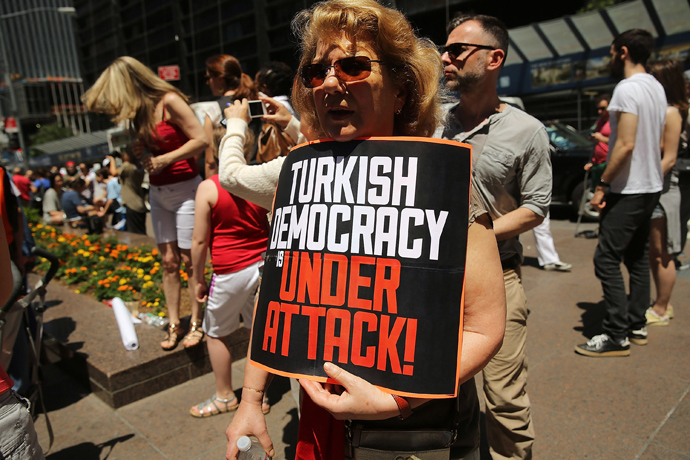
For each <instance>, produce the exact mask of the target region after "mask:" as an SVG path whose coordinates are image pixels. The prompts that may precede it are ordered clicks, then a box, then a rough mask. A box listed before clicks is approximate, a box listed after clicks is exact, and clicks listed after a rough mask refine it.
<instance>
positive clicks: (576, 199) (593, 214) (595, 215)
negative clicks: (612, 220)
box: [570, 182, 599, 222]
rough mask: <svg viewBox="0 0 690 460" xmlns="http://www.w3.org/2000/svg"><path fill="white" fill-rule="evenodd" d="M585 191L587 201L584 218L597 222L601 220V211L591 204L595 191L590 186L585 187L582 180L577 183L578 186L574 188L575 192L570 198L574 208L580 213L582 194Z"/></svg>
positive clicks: (584, 207) (583, 210)
mask: <svg viewBox="0 0 690 460" xmlns="http://www.w3.org/2000/svg"><path fill="white" fill-rule="evenodd" d="M583 193H584V194H585V198H584V199H585V203H584V206H583V209H582V220H584V221H586V222H596V221H597V220H599V211H597V210H596V209H594V208H593V207H592V205H591V204H589V201H590V200H591V199H592V196H593V195H594V193H593V192H592V190H590V188H589V187H587V188H586V189H585V183H584V182H580V183H579V184H577V186H576V187H575V188H574V189H573V194H572V195H571V197H570V199H571V201H572V205H573V209H574V210H575V212H576V213H578V214H579V212H580V204H581V203H582V195H583Z"/></svg>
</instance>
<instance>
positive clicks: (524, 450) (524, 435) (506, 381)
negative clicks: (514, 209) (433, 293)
mask: <svg viewBox="0 0 690 460" xmlns="http://www.w3.org/2000/svg"><path fill="white" fill-rule="evenodd" d="M503 282H504V283H505V288H506V303H507V317H506V332H505V337H504V338H503V346H502V347H501V349H500V350H499V351H498V353H497V354H496V356H494V358H493V359H492V360H491V361H490V362H489V364H487V365H486V367H485V368H484V370H483V376H484V395H485V398H486V432H487V439H488V440H489V447H490V448H491V457H492V458H493V460H499V459H531V458H532V444H533V443H534V426H533V425H532V416H531V414H530V402H529V396H528V395H527V390H526V386H527V356H526V354H525V342H526V339H527V302H526V298H525V291H524V289H523V287H522V281H521V280H520V269H519V268H518V269H517V270H504V272H503Z"/></svg>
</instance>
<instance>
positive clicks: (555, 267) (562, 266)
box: [542, 261, 573, 272]
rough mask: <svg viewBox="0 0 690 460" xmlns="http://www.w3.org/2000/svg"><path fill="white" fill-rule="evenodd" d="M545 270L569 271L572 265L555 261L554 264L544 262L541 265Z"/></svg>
mask: <svg viewBox="0 0 690 460" xmlns="http://www.w3.org/2000/svg"><path fill="white" fill-rule="evenodd" d="M542 268H543V269H544V270H546V271H547V272H569V271H570V270H571V269H572V268H573V266H572V264H567V263H565V262H560V261H559V262H556V263H555V264H546V265H544V266H543V267H542Z"/></svg>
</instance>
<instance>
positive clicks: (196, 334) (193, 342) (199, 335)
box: [182, 320, 204, 348]
mask: <svg viewBox="0 0 690 460" xmlns="http://www.w3.org/2000/svg"><path fill="white" fill-rule="evenodd" d="M201 324H202V320H197V321H192V322H191V323H190V325H189V332H188V333H187V335H185V336H184V339H182V345H184V347H185V348H190V347H195V346H197V345H199V344H200V343H201V339H203V338H204V330H203V329H202V328H201Z"/></svg>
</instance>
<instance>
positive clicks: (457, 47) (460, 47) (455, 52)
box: [438, 43, 498, 60]
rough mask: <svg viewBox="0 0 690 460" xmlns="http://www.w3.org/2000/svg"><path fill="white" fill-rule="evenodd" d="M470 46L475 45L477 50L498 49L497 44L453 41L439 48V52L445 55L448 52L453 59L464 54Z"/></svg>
mask: <svg viewBox="0 0 690 460" xmlns="http://www.w3.org/2000/svg"><path fill="white" fill-rule="evenodd" d="M470 46H473V47H474V48H475V50H496V49H498V48H496V47H495V46H489V45H475V44H474V43H451V44H449V45H446V46H441V47H440V48H439V50H438V51H439V53H441V56H443V54H444V53H448V56H449V57H450V58H451V60H456V59H457V58H458V57H460V56H462V53H464V52H465V51H467V50H468V48H469V47H470Z"/></svg>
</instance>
